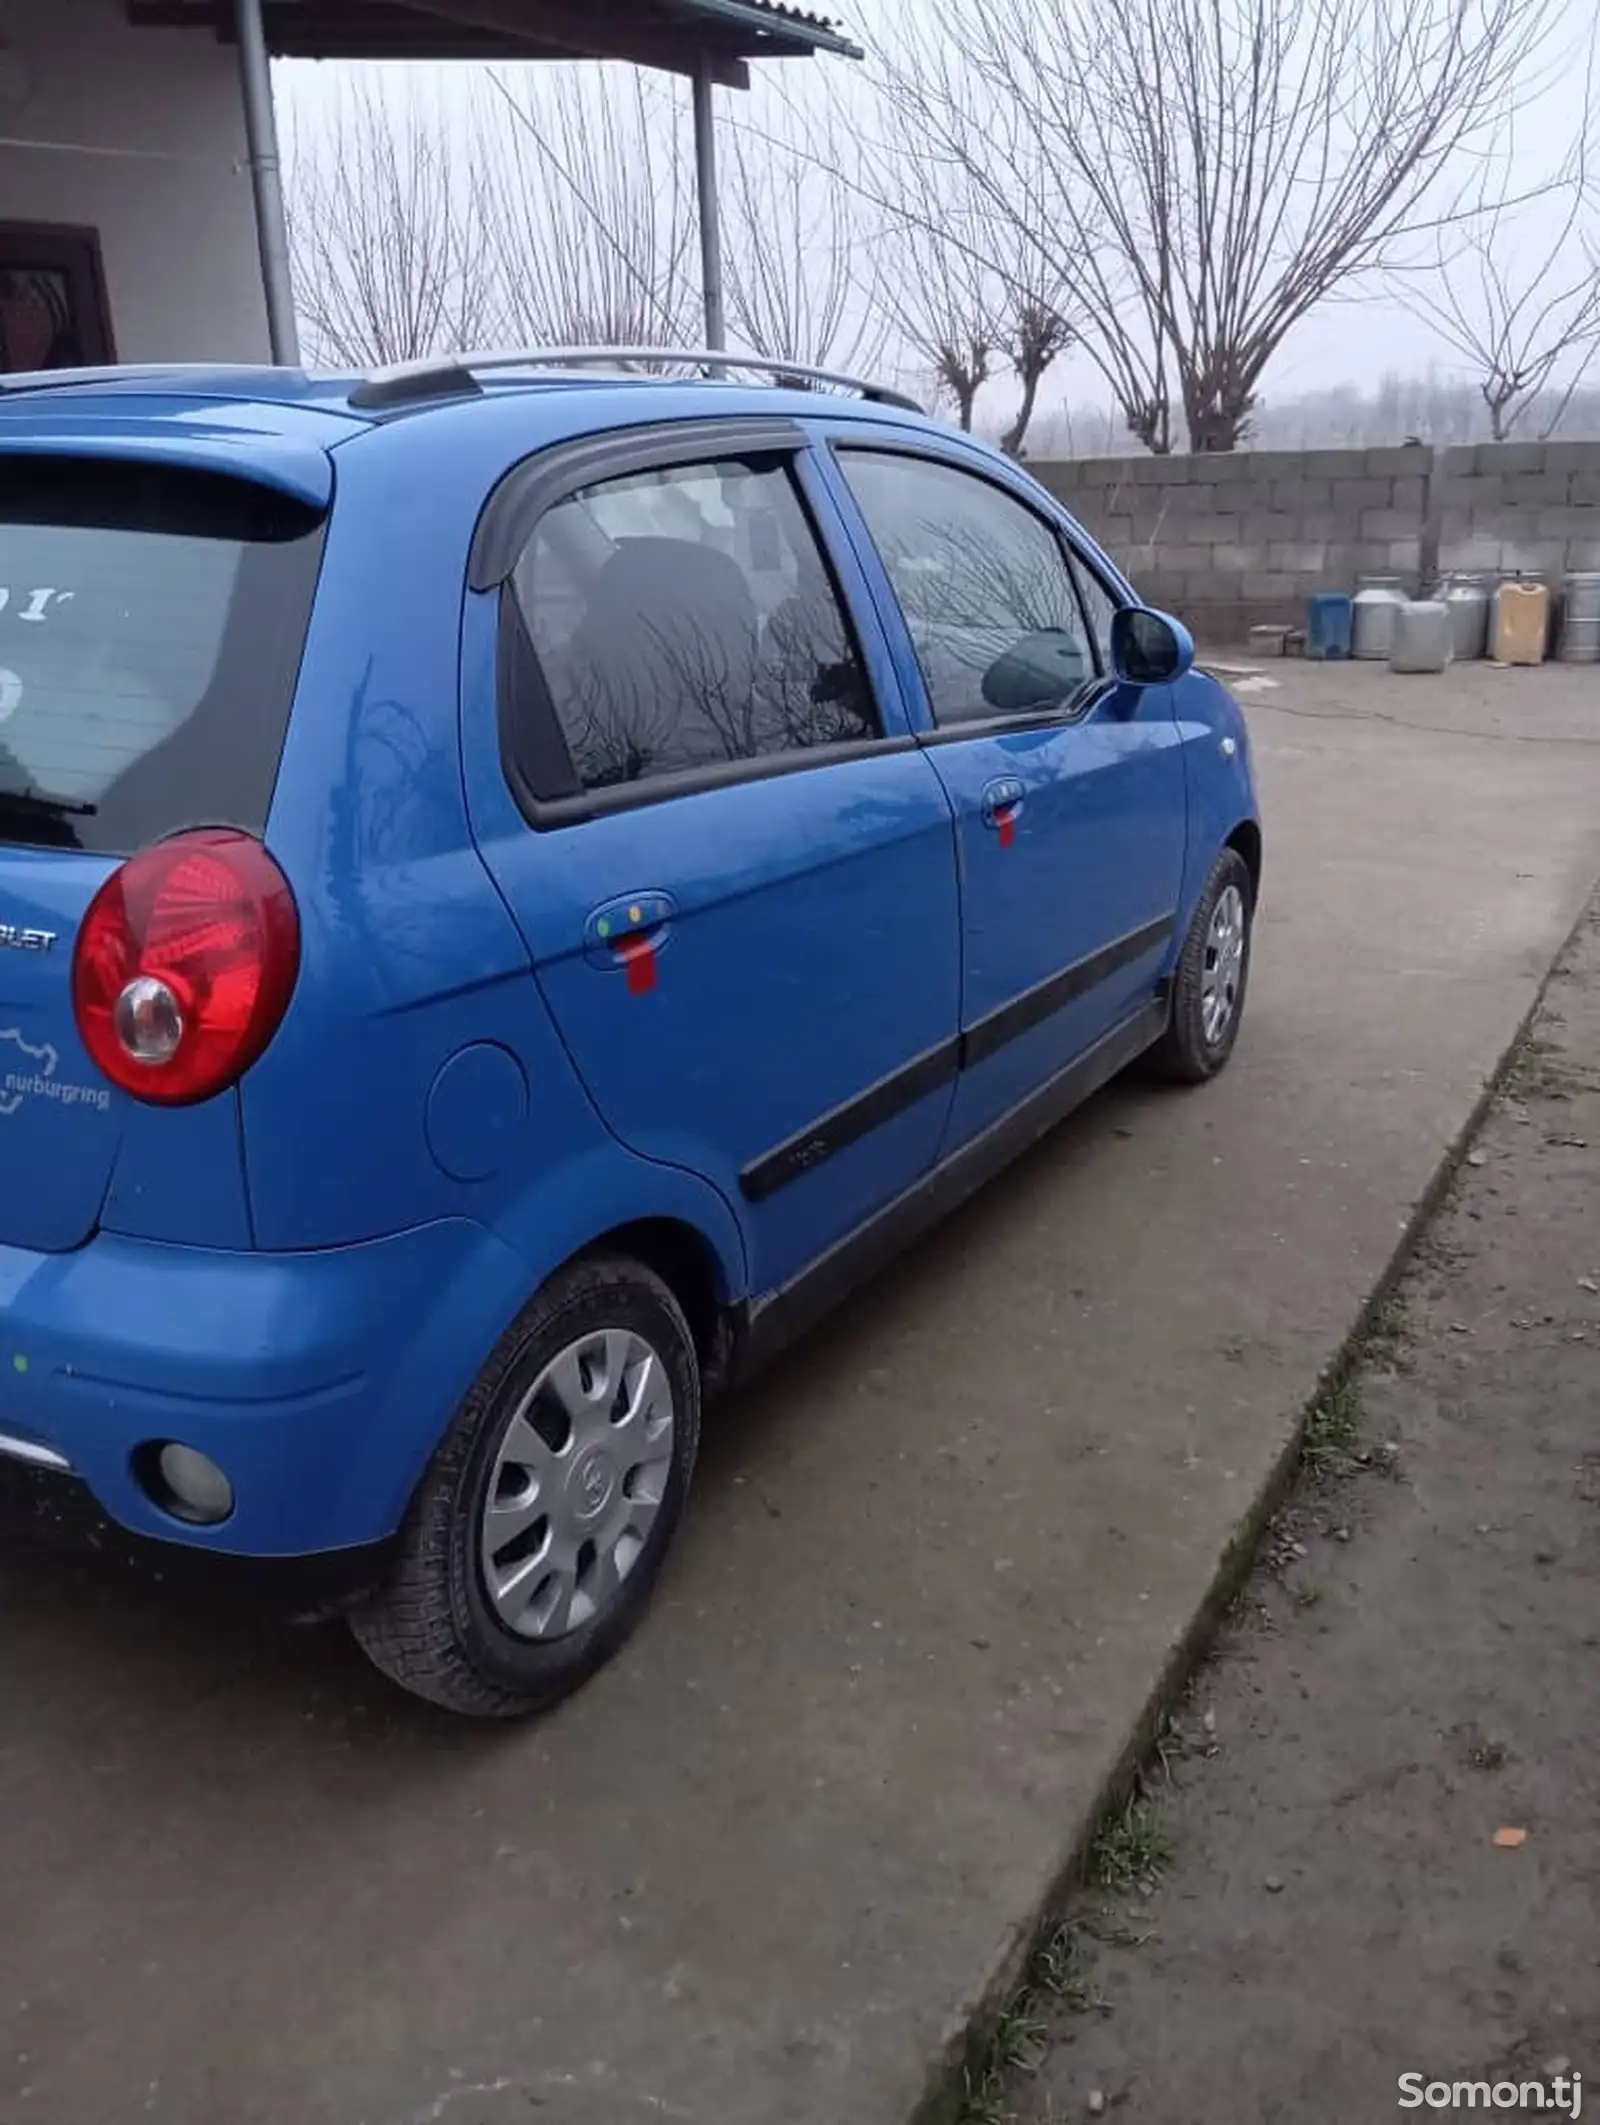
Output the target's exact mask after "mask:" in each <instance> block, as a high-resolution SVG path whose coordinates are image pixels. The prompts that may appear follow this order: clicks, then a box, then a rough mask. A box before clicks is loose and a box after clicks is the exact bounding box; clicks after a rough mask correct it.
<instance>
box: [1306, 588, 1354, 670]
mask: <svg viewBox="0 0 1600 2125" xmlns="http://www.w3.org/2000/svg"><path fill="white" fill-rule="evenodd" d="M1353 625H1354V613H1353V608H1352V604H1351V600H1350V599H1349V598H1348V597H1346V596H1345V594H1344V592H1343V591H1341V590H1319V591H1318V592H1317V593H1316V595H1315V596H1314V597H1310V598H1307V600H1306V655H1307V656H1308V657H1321V658H1324V659H1329V658H1333V657H1347V656H1349V654H1350V634H1351V629H1352V626H1353Z"/></svg>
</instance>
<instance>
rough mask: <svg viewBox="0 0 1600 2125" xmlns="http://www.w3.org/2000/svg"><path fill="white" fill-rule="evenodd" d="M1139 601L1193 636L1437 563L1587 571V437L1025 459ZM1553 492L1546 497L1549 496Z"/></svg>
mask: <svg viewBox="0 0 1600 2125" xmlns="http://www.w3.org/2000/svg"><path fill="white" fill-rule="evenodd" d="M1029 470H1030V471H1032V472H1033V473H1034V474H1035V476H1036V477H1037V478H1039V479H1040V480H1042V481H1043V483H1044V484H1045V485H1046V486H1047V487H1048V488H1050V490H1051V491H1052V492H1053V493H1054V494H1056V495H1059V496H1060V498H1061V500H1062V501H1063V502H1064V503H1065V504H1066V506H1067V507H1068V509H1070V510H1071V511H1072V513H1073V515H1074V516H1076V517H1077V518H1078V520H1079V522H1080V523H1081V524H1082V525H1083V526H1084V528H1085V529H1086V530H1087V531H1088V532H1089V533H1090V534H1091V535H1092V536H1093V537H1094V538H1096V539H1097V540H1098V541H1099V542H1100V544H1101V545H1103V546H1104V547H1105V548H1106V550H1107V552H1109V553H1110V554H1111V555H1112V556H1113V558H1114V559H1115V560H1116V561H1117V562H1118V564H1119V565H1120V566H1121V567H1123V568H1124V569H1125V570H1126V571H1127V572H1128V574H1129V575H1130V576H1131V577H1132V578H1133V580H1134V582H1135V583H1136V584H1137V585H1138V587H1139V589H1140V591H1141V593H1142V594H1143V595H1144V596H1145V597H1147V598H1148V599H1149V600H1150V601H1151V603H1152V604H1156V605H1161V606H1165V607H1167V608H1168V609H1169V610H1171V611H1173V612H1176V613H1178V614H1179V615H1180V616H1181V617H1182V618H1183V619H1185V620H1187V621H1188V622H1189V624H1190V625H1191V626H1192V627H1193V628H1194V630H1195V632H1196V633H1197V634H1198V635H1199V636H1200V637H1201V638H1202V640H1205V641H1210V642H1239V641H1242V640H1243V639H1244V637H1245V635H1246V634H1247V632H1248V630H1249V629H1250V628H1251V627H1253V626H1255V625H1257V624H1260V623H1267V622H1279V621H1293V622H1297V623H1303V622H1304V618H1305V601H1306V598H1307V596H1308V595H1309V594H1310V593H1311V592H1312V591H1314V590H1353V589H1354V588H1355V583H1356V578H1357V577H1358V576H1363V575H1380V574H1388V575H1398V576H1400V577H1401V578H1402V579H1403V581H1404V582H1405V584H1406V586H1407V588H1408V589H1412V590H1415V589H1417V588H1418V587H1420V585H1421V584H1422V582H1423V581H1424V580H1425V579H1426V580H1431V579H1432V578H1433V576H1434V575H1435V574H1436V573H1437V572H1438V571H1440V570H1443V569H1450V568H1478V569H1489V570H1493V569H1502V568H1504V569H1515V568H1523V569H1529V570H1532V569H1542V570H1544V571H1546V572H1547V573H1549V574H1550V575H1551V577H1552V580H1555V579H1557V578H1558V577H1559V576H1560V575H1562V574H1564V573H1565V572H1566V571H1567V570H1569V569H1572V568H1583V567H1600V443H1498V444H1490V445H1484V446H1482V447H1473V448H1467V449H1463V450H1446V451H1442V452H1439V453H1435V452H1434V451H1433V450H1431V449H1429V448H1427V447H1426V446H1422V445H1415V444H1414V445H1410V446H1398V447H1393V448H1386V449H1376V450H1288V451H1283V450H1241V451H1236V452H1232V453H1229V454H1227V455H1222V456H1208V457H1165V458H1159V457H1138V458H1084V459H1078V460H1073V461H1070V462H1067V461H1040V462H1037V463H1031V464H1030V466H1029ZM1558 489H1559V492H1558V491H1557V490H1558Z"/></svg>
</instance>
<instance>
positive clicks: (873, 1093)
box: [739, 915, 1172, 1203]
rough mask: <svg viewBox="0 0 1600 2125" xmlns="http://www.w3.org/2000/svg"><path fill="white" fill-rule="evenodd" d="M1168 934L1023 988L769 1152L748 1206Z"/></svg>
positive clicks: (749, 1173) (1147, 926)
mask: <svg viewBox="0 0 1600 2125" xmlns="http://www.w3.org/2000/svg"><path fill="white" fill-rule="evenodd" d="M1171 935H1172V918H1171V916H1170V915H1163V916H1161V917H1160V918H1159V919H1158V920H1157V921H1155V922H1146V923H1143V924H1141V925H1140V927H1139V928H1138V929H1136V930H1129V931H1128V932H1127V933H1126V935H1124V936H1122V937H1114V938H1113V939H1112V940H1111V942H1110V944H1107V945H1102V946H1101V947H1100V949H1099V951H1097V952H1090V953H1089V954H1088V955H1087V956H1086V957H1085V958H1083V959H1078V960H1074V962H1073V963H1072V965H1071V966H1070V967H1063V968H1062V969H1061V971H1060V972H1059V973H1057V974H1052V975H1051V976H1050V977H1049V979H1048V980H1046V981H1041V982H1039V983H1038V984H1037V985H1036V986H1035V987H1033V988H1031V989H1025V990H1024V991H1023V992H1022V994H1021V995H1020V996H1014V997H1012V998H1011V1000H1010V1002H1009V1003H1004V1004H1002V1005H1001V1006H1000V1008H999V1009H998V1010H996V1011H991V1012H990V1013H989V1014H988V1016H987V1017H986V1018H980V1019H979V1020H978V1021H977V1022H976V1024H974V1025H971V1026H969V1027H968V1028H967V1030H966V1031H965V1032H964V1033H961V1034H957V1035H955V1036H954V1037H952V1038H951V1039H950V1040H947V1041H941V1042H940V1044H939V1045H938V1047H936V1048H929V1049H927V1050H926V1052H925V1053H923V1054H921V1055H917V1056H913V1058H912V1059H911V1061H910V1062H908V1063H906V1064H905V1065H904V1067H903V1068H901V1069H898V1070H893V1071H891V1072H890V1074H889V1075H888V1076H887V1077H881V1078H879V1080H878V1082H877V1083H876V1084H875V1085H869V1086H868V1087H867V1089H866V1091H865V1092H861V1093H858V1094H857V1095H856V1097H855V1098H854V1099H848V1100H846V1101H845V1102H844V1104H843V1105H842V1106H838V1107H835V1108H833V1109H832V1111H831V1112H830V1113H827V1114H823V1115H820V1116H819V1117H818V1118H817V1120H816V1121H814V1122H810V1123H808V1124H807V1125H806V1127H805V1128H804V1129H801V1130H799V1131H798V1132H797V1133H796V1134H795V1135H793V1136H790V1137H786V1138H785V1139H784V1141H783V1142H782V1143H781V1144H775V1145H774V1146H773V1148H772V1149H771V1150H770V1151H764V1152H763V1153H762V1154H761V1156H760V1157H759V1158H757V1159H753V1160H752V1161H751V1162H750V1164H749V1165H748V1166H746V1167H745V1168H744V1170H743V1172H742V1173H741V1174H740V1175H739V1190H740V1193H741V1194H742V1195H743V1196H744V1197H745V1199H746V1201H747V1202H752V1203H761V1202H765V1201H766V1199H767V1197H768V1196H769V1195H775V1194H776V1193H777V1191H778V1190H779V1189H780V1188H782V1187H785V1186H786V1185H787V1184H788V1183H789V1182H790V1181H794V1180H798V1179H799V1178H800V1176H801V1174H802V1173H810V1172H811V1171H812V1169H813V1168H814V1167H817V1166H820V1165H822V1164H823V1163H824V1161H825V1160H827V1159H830V1158H832V1157H833V1156H834V1155H835V1153H836V1152H840V1151H843V1150H844V1149H845V1147H846V1145H848V1144H853V1143H857V1142H859V1140H860V1139H861V1138H862V1137H863V1136H866V1135H867V1134H868V1133H869V1132H870V1131H871V1130H873V1129H877V1128H880V1127H881V1126H882V1125H883V1123H885V1122H887V1121H892V1120H893V1119H894V1117H895V1116H896V1115H897V1114H899V1113H901V1112H903V1110H904V1109H905V1108H907V1107H910V1106H914V1105H915V1104H916V1102H917V1101H918V1100H919V1099H926V1097H927V1096H928V1094H929V1093H930V1092H937V1091H938V1090H939V1089H940V1087H941V1086H944V1085H947V1084H949V1082H950V1080H951V1079H952V1078H953V1077H956V1076H958V1075H959V1074H960V1072H961V1071H963V1070H970V1069H971V1068H972V1067H973V1066H974V1065H975V1064H977V1063H981V1062H986V1061H987V1060H988V1058H989V1057H990V1056H991V1055H995V1054H998V1053H999V1051H1000V1050H1001V1049H1002V1048H1003V1047H1005V1046H1006V1045H1007V1043H1008V1042H1010V1041H1013V1040H1018V1039H1020V1038H1021V1036H1022V1035H1023V1034H1024V1033H1031V1032H1032V1030H1033V1028H1034V1027H1035V1026H1038V1025H1042V1024H1043V1023H1044V1021H1045V1020H1046V1019H1047V1018H1049V1017H1051V1016H1052V1015H1053V1014H1054V1013H1055V1012H1057V1011H1060V1010H1064V1009H1065V1008H1066V1006H1067V1005H1068V1004H1069V1003H1073V1002H1075V1001H1076V1000H1077V998H1078V997H1080V996H1086V995H1087V994H1088V992H1089V991H1090V990H1091V989H1093V988H1095V987H1097V986H1098V984H1099V983H1100V982H1102V981H1108V980H1109V979H1110V978H1111V976H1112V975H1113V974H1117V973H1120V972H1121V970H1122V969H1123V968H1124V967H1128V966H1132V965H1133V963H1134V962H1135V961H1136V960H1139V959H1142V958H1144V956H1145V954H1146V953H1148V952H1153V951H1154V950H1155V949H1156V947H1157V946H1158V945H1161V944H1164V943H1165V942H1166V940H1167V939H1168V938H1169V937H1170V936H1171Z"/></svg>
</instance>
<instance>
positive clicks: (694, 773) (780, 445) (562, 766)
mask: <svg viewBox="0 0 1600 2125" xmlns="http://www.w3.org/2000/svg"><path fill="white" fill-rule="evenodd" d="M812 447H813V445H812V440H811V438H810V437H809V436H808V435H807V434H806V433H805V431H804V430H803V429H802V428H801V427H799V426H798V424H797V423H796V422H794V421H792V420H790V419H788V418H787V417H786V416H784V415H780V414H774V415H771V416H761V417H757V418H755V419H741V420H693V419H691V420H685V421H674V422H663V423H658V424H656V425H653V426H651V427H647V428H625V429H619V430H609V431H607V432H606V433H604V434H602V435H594V436H584V437H581V438H580V439H579V440H578V441H576V442H568V443H559V444H557V445H555V446H554V447H553V448H552V449H550V450H547V451H542V452H540V453H539V454H538V455H537V456H536V457H532V458H526V459H524V460H523V461H522V463H521V464H520V465H517V466H514V467H513V468H512V469H511V471H510V472H508V473H506V474H505V476H504V477H503V478H502V480H501V481H500V483H499V485H498V486H497V487H495V489H494V490H493V491H492V492H491V494H490V496H489V498H488V500H487V502H486V503H485V504H484V507H483V511H482V514H481V515H480V517H479V519H478V528H477V531H476V533H475V534H474V538H473V546H472V556H471V559H470V561H469V564H468V583H469V586H470V587H471V588H472V589H474V590H481V591H497V592H498V597H499V618H498V647H497V655H496V673H495V689H496V695H497V700H496V721H497V724H498V728H499V735H500V761H501V768H502V771H503V773H504V775H505V778H506V784H507V787H508V788H509V789H510V791H511V794H512V797H513V798H514V799H515V801H516V805H517V809H518V810H519V811H520V812H521V814H522V816H523V818H524V819H525V820H526V822H527V824H528V825H529V826H531V827H532V828H533V829H534V830H535V831H536V832H540V833H542V832H546V831H549V830H552V829H555V828H558V827H565V826H578V825H582V824H584V823H585V822H587V821H588V820H591V819H598V818H603V817H605V816H607V815H608V814H610V813H612V812H628V811H636V810H638V809H639V807H640V806H641V805H646V804H664V803H667V802H669V801H670V800H671V799H673V798H676V797H691V796H694V795H696V794H698V793H699V792H700V791H702V790H712V789H725V788H727V787H728V786H729V785H731V784H737V783H742V782H766V781H770V780H771V779H772V777H773V776H775V775H793V774H801V773H804V772H806V771H807V770H812V769H817V768H824V767H834V766H838V765H839V764H840V763H841V762H844V761H848V760H856V759H865V758H868V757H870V756H877V755H884V754H889V753H900V752H911V751H914V750H915V749H916V747H917V745H918V744H919V742H920V738H919V735H918V734H914V733H911V732H898V731H888V730H885V729H884V728H883V727H882V726H883V703H882V701H881V699H880V698H879V695H878V690H877V688H876V687H875V686H874V685H873V682H872V668H871V664H870V662H869V660H868V657H867V654H866V649H865V645H864V644H863V643H862V640H861V630H860V626H859V624H858V621H857V618H856V615H855V612H854V610H853V609H852V607H851V604H850V600H849V597H848V595H847V594H846V591H845V588H844V585H843V583H842V582H841V581H840V577H839V570H838V565H837V562H836V559H835V556H834V553H833V550H832V548H831V546H830V545H829V543H828V540H827V537H826V535H825V533H824V531H823V527H822V525H821V524H820V523H819V522H818V520H817V514H816V510H815V509H814V507H813V506H812V501H811V497H810V496H809V495H808V494H807V493H806V490H805V483H804V481H803V480H802V479H801V478H800V477H799V476H798V468H799V464H800V461H801V459H802V458H804V457H805V456H806V455H807V454H808V453H809V452H810V451H811V449H812ZM759 459H772V460H776V461H778V462H779V463H781V464H782V466H783V468H784V470H785V472H786V475H787V477H788V480H789V485H790V489H791V492H792V493H793V495H794V498H795V501H796V503H797V504H798V506H799V508H800V511H801V513H802V515H803V516H804V518H805V522H806V527H807V529H808V530H809V531H810V533H811V536H812V538H813V540H814V541H815V544H816V550H817V558H818V560H819V561H820V562H821V564H822V567H823V570H824V572H825V574H826V576H827V579H828V583H829V586H830V587H831V589H832V591H833V595H834V600H835V603H836V604H837V606H838V609H839V617H840V619H841V620H842V621H843V623H844V627H845V632H846V635H847V636H848V639H849V641H850V644H851V647H852V648H853V649H854V651H855V654H856V660H857V663H858V664H859V666H860V669H861V676H862V680H863V683H864V684H865V685H866V687H867V689H868V691H869V693H870V695H871V699H872V707H873V710H874V713H875V714H876V716H877V718H878V722H879V732H878V735H877V736H876V737H874V738H856V739H847V740H844V741H842V742H840V743H837V744H833V745H812V746H797V747H795V748H793V749H792V750H790V751H787V752H782V753H763V754H760V755H758V756H757V757H756V758H754V759H750V760H717V761H711V762H708V763H707V764H706V765H705V766H702V767H692V768H679V769H676V770H674V771H672V772H671V773H668V774H662V775H648V776H645V777H642V778H641V779H640V780H639V781H637V782H624V783H617V784H614V785H612V786H611V787H609V788H606V789H596V790H586V789H584V788H583V786H582V784H581V783H580V781H579V779H578V774H577V770H576V769H575V767H574V766H573V763H572V755H571V751H570V749H569V747H568V745H567V739H566V733H565V732H564V731H563V730H562V728H561V719H560V716H559V714H558V712H557V709H556V705H555V702H554V700H553V699H552V698H551V695H550V690H549V686H548V683H547V682H546V680H545V676H544V671H543V667H542V665H541V664H540V662H539V657H538V653H537V650H536V649H535V647H534V644H533V641H532V639H531V637H530V635H529V632H528V626H527V622H526V619H525V617H524V615H523V612H522V607H521V602H520V600H519V599H518V597H517V594H516V590H515V587H514V585H513V583H512V580H511V579H512V575H513V572H514V570H515V568H516V565H517V563H518V562H519V561H520V559H521V558H522V555H523V553H524V552H525V551H526V549H527V546H528V544H529V542H530V541H531V540H532V538H533V536H534V534H535V532H536V531H537V530H538V527H539V524H540V522H541V521H542V519H543V518H544V517H545V516H546V515H547V514H548V513H549V511H550V510H552V509H553V508H555V507H556V505H557V503H559V502H564V501H566V500H568V499H570V497H571V496H572V495H574V494H577V493H579V492H581V491H582V490H583V489H584V488H586V487H593V486H597V485H599V484H601V483H602V482H609V481H611V480H619V479H626V478H628V476H629V475H630V474H631V473H635V472H654V471H665V470H669V469H671V468H672V467H674V466H680V465H716V464H728V463H730V462H733V463H744V464H748V463H750V462H752V461H755V460H759ZM553 781H560V782H562V783H564V785H565V787H564V789H563V790H562V791H561V793H560V794H558V795H554V796H544V795H540V794H539V791H540V789H541V788H546V789H548V788H549V787H550V786H551V784H552V782H553Z"/></svg>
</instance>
